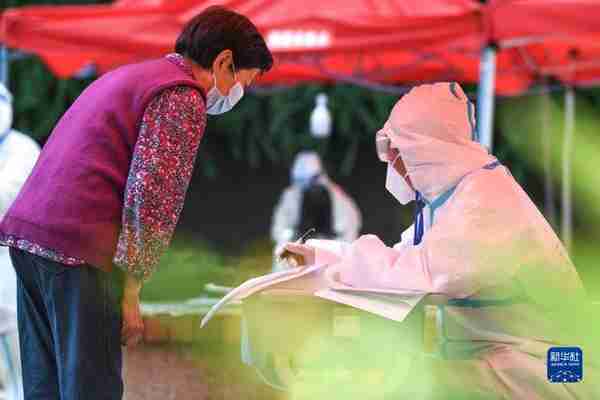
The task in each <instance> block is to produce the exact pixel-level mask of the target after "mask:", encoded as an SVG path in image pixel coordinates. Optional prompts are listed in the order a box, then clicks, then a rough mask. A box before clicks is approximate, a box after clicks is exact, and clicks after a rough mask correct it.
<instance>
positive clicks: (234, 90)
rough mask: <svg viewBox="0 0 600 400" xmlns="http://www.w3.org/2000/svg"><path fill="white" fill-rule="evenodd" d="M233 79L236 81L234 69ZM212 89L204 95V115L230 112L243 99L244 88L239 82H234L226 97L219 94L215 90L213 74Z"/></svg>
mask: <svg viewBox="0 0 600 400" xmlns="http://www.w3.org/2000/svg"><path fill="white" fill-rule="evenodd" d="M233 78H234V79H235V80H237V77H236V74H235V67H234V72H233ZM213 81H214V83H213V87H212V89H210V90H209V91H208V93H207V94H206V113H207V114H209V115H219V114H224V113H226V112H227V111H229V110H231V109H232V108H233V107H234V106H235V105H236V104H237V103H238V102H239V101H240V100H241V99H242V97H244V86H243V85H242V83H241V82H236V83H235V85H233V86H232V87H231V89H229V93H227V96H225V95H223V94H221V92H220V91H219V89H218V88H217V76H216V75H215V74H214V73H213Z"/></svg>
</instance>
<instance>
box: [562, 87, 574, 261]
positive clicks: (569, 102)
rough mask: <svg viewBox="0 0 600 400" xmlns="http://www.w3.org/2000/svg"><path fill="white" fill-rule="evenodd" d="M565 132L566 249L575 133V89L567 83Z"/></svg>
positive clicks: (570, 237)
mask: <svg viewBox="0 0 600 400" xmlns="http://www.w3.org/2000/svg"><path fill="white" fill-rule="evenodd" d="M564 129H565V132H564V136H563V154H562V162H563V165H562V181H563V185H562V239H563V243H564V244H565V247H566V248H567V251H569V252H571V251H572V245H573V198H572V196H573V193H572V182H571V159H572V155H573V137H574V134H575V90H574V89H573V86H571V85H569V86H568V87H567V90H566V91H565V128H564Z"/></svg>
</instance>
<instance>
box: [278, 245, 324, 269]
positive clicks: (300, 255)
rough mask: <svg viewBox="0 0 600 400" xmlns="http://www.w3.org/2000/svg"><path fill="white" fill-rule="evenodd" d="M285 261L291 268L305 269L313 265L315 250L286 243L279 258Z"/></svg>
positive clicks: (310, 247) (306, 246)
mask: <svg viewBox="0 0 600 400" xmlns="http://www.w3.org/2000/svg"><path fill="white" fill-rule="evenodd" d="M279 257H280V258H281V259H284V260H286V261H287V262H288V263H289V264H290V265H291V266H292V267H305V266H307V265H313V264H314V263H315V258H316V252H315V248H314V247H312V246H308V245H305V244H299V243H293V242H290V243H287V244H286V245H285V246H284V247H283V252H282V253H281V255H280V256H279Z"/></svg>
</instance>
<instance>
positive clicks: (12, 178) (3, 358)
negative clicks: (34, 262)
mask: <svg viewBox="0 0 600 400" xmlns="http://www.w3.org/2000/svg"><path fill="white" fill-rule="evenodd" d="M11 101H12V97H11V95H10V93H9V92H8V91H7V90H6V88H5V87H4V86H3V85H1V84H0V220H1V219H2V217H3V216H4V214H5V213H6V211H7V210H8V208H9V207H10V205H11V203H12V202H13V201H14V199H15V198H16V197H17V194H18V193H19V190H21V187H22V186H23V184H24V183H25V180H26V179H27V177H28V176H29V174H30V173H31V170H32V169H33V167H34V165H35V163H36V161H37V158H38V156H39V153H40V148H39V146H38V145H37V144H36V143H35V142H34V141H33V140H32V139H31V138H29V137H28V136H25V135H24V134H22V133H20V132H17V131H15V130H11V129H10V127H11V125H12V103H11ZM16 283H17V280H16V276H15V271H14V269H13V267H12V263H11V260H10V255H9V254H8V248H7V247H1V246H0V381H1V382H2V384H3V385H4V386H5V391H6V392H7V394H8V395H9V397H8V399H11V400H12V399H18V398H21V397H19V396H20V394H17V393H19V392H20V389H19V388H18V387H19V385H20V380H21V378H20V367H21V366H20V361H19V360H20V359H19V353H18V339H17V315H16V312H17V285H16ZM15 384H16V385H17V387H16V388H15ZM15 391H17V393H15Z"/></svg>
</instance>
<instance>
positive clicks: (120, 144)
mask: <svg viewBox="0 0 600 400" xmlns="http://www.w3.org/2000/svg"><path fill="white" fill-rule="evenodd" d="M175 51H176V53H172V54H169V55H167V56H165V57H162V58H159V59H155V60H149V61H146V62H142V63H139V64H134V65H127V66H124V67H121V68H118V69H116V70H114V71H112V72H109V73H107V74H105V75H104V76H102V77H101V78H100V79H98V80H97V81H95V82H94V83H92V84H91V85H90V86H89V87H88V88H87V89H86V90H85V91H84V92H83V93H82V94H81V96H80V97H79V98H78V99H77V100H76V101H75V103H74V104H73V105H72V106H71V108H69V110H67V112H66V113H65V115H64V116H63V117H62V118H61V119H60V121H59V122H58V124H57V125H56V127H55V128H54V130H53V132H52V134H51V135H50V138H49V139H48V142H47V143H46V145H45V147H44V149H43V151H42V154H41V155H40V159H39V161H38V163H37V164H36V167H35V168H34V170H33V172H32V174H31V176H30V177H29V179H28V180H27V182H26V184H25V186H24V187H23V190H22V191H21V193H20V194H19V196H18V197H17V199H16V201H15V202H14V203H13V205H12V207H11V208H10V209H9V210H8V212H7V213H6V215H5V216H4V218H3V219H2V221H1V223H0V243H3V244H4V245H7V246H10V247H11V249H10V254H11V257H12V261H13V264H14V267H15V270H16V273H17V277H18V302H19V308H18V319H19V335H20V337H21V353H22V356H23V371H24V376H23V380H24V388H25V399H26V400H32V399H42V398H43V399H61V400H70V399H82V398H85V399H86V400H93V399H120V398H121V397H122V393H123V383H122V378H121V359H122V357H121V342H123V343H125V344H128V345H132V344H135V343H136V342H138V341H139V340H140V338H141V335H142V331H143V324H142V319H141V315H140V308H139V293H140V289H141V286H142V282H143V281H144V280H146V279H148V278H149V277H150V276H151V274H152V272H153V271H154V270H155V268H156V266H157V265H158V261H159V259H160V256H161V254H162V253H163V252H164V251H165V249H166V248H167V247H168V245H169V242H170V240H171V236H172V234H173V230H174V228H175V225H176V223H177V220H178V218H179V214H180V212H181V209H182V207H183V201H184V198H185V193H186V190H187V187H188V183H189V181H190V177H191V175H192V169H193V165H194V159H195V157H196V152H197V150H198V146H199V145H200V141H201V139H202V136H203V134H204V128H205V126H206V115H207V114H211V115H217V114H222V113H224V112H227V111H229V110H231V109H232V108H233V106H234V105H235V104H236V103H237V102H238V101H239V100H240V99H241V98H242V96H243V94H244V88H246V87H248V86H249V85H251V84H252V82H253V81H254V80H255V78H256V77H257V76H258V75H259V74H261V73H262V72H265V71H268V70H269V69H270V68H271V66H272V63H273V59H272V56H271V53H270V52H269V50H268V48H267V46H266V44H265V41H264V40H263V38H262V36H261V35H260V34H259V32H258V31H257V29H256V27H255V26H254V25H253V24H252V22H250V21H249V20H248V19H247V18H246V17H244V16H243V15H240V14H237V13H235V12H233V11H230V10H227V9H225V8H222V7H211V8H208V9H206V10H205V11H204V12H202V13H201V14H199V15H197V16H196V17H194V18H192V19H191V21H190V22H189V23H188V24H187V25H186V26H185V27H184V28H183V31H182V32H181V34H180V35H179V38H178V39H177V42H176V44H175ZM113 266H116V267H117V269H118V270H121V271H124V272H125V276H126V278H125V289H124V293H123V299H122V301H121V305H120V307H119V305H118V304H116V302H117V296H116V295H115V293H114V290H113V287H112V281H111V279H110V276H111V275H110V273H111V271H112V270H113ZM119 308H120V309H121V311H122V319H121V316H120V313H119V312H118V309H119ZM121 321H122V322H121Z"/></svg>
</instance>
